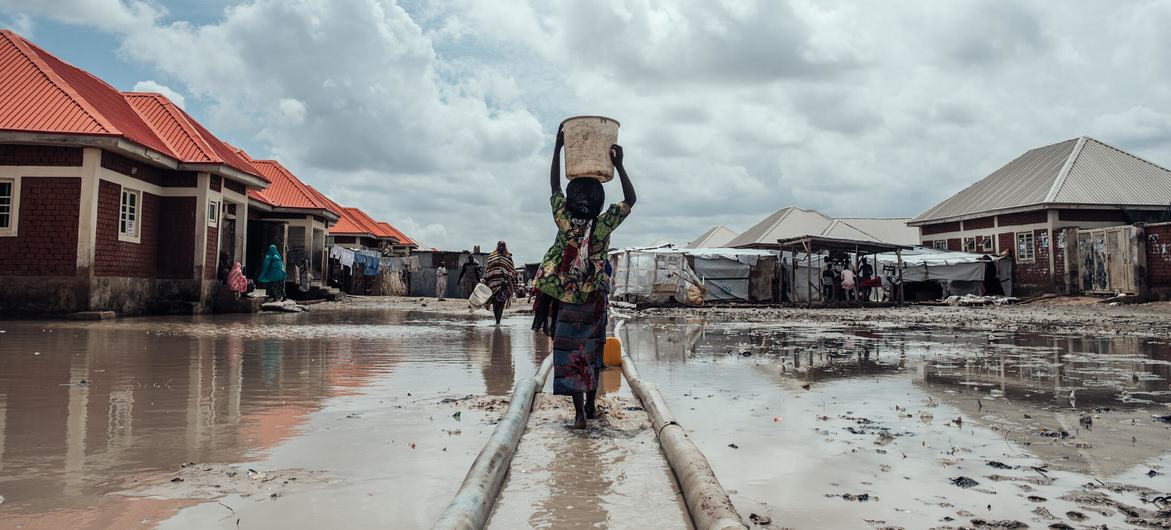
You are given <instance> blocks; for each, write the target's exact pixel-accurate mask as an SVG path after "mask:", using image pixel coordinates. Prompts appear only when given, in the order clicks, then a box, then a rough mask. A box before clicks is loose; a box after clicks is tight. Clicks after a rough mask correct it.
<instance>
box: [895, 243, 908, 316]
mask: <svg viewBox="0 0 1171 530" xmlns="http://www.w3.org/2000/svg"><path fill="white" fill-rule="evenodd" d="M895 262H896V265H897V266H898V268H899V305H903V303H905V302H906V301H907V299H906V297H905V296H904V295H905V293H904V291H905V288H904V286H903V250H902V249H895Z"/></svg>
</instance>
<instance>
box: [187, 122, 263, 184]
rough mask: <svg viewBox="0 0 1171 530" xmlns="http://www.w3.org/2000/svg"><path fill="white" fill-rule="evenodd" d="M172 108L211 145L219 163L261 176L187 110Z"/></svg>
mask: <svg viewBox="0 0 1171 530" xmlns="http://www.w3.org/2000/svg"><path fill="white" fill-rule="evenodd" d="M174 109H175V110H177V111H178V112H179V114H181V115H182V116H183V117H184V118H186V119H187V121H188V122H189V123H190V124H191V126H192V127H194V128H195V130H196V132H198V133H199V135H200V136H202V137H203V139H204V140H206V141H207V145H209V146H211V150H212V151H213V152H214V153H215V155H216V156H217V157H218V158H219V159H220V160H221V161H222V162H221V163H223V164H227V165H228V166H231V167H233V168H235V169H237V170H239V171H243V172H245V173H248V174H251V175H254V176H257V177H260V176H261V175H260V172H259V171H257V170H256V168H254V167H252V165H251V164H249V163H248V161H247V160H245V159H244V158H242V157H240V155H239V154H237V153H236V150H235V149H233V148H232V147H231V146H230V145H228V143H227V142H225V141H223V140H220V139H219V137H217V136H216V135H214V134H212V133H211V131H208V130H207V128H206V127H204V126H203V124H202V123H199V122H198V121H195V118H192V117H191V115H189V114H187V112H186V111H184V110H183V109H181V108H179V107H178V106H174ZM262 178H263V177H262Z"/></svg>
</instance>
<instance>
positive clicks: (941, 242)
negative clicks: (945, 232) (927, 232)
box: [931, 239, 947, 250]
mask: <svg viewBox="0 0 1171 530" xmlns="http://www.w3.org/2000/svg"><path fill="white" fill-rule="evenodd" d="M931 246H932V248H934V249H935V250H947V240H946V239H936V240H935V241H932V243H931Z"/></svg>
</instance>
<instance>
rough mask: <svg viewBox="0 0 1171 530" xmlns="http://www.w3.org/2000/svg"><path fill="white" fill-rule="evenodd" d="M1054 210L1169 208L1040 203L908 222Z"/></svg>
mask: <svg viewBox="0 0 1171 530" xmlns="http://www.w3.org/2000/svg"><path fill="white" fill-rule="evenodd" d="M1052 208H1068V209H1071V210H1095V209H1107V210H1111V209H1122V208H1126V209H1128V210H1164V209H1166V208H1167V205H1165V204H1105V203H1098V204H1094V203H1072V202H1039V203H1035V204H1026V205H1024V206H1014V207H1012V208H1000V209H998V210H985V211H982V212H973V213H968V214H964V215H953V216H949V217H937V218H931V219H912V220H910V221H907V226H914V227H919V226H926V225H934V224H942V223H954V222H956V221H967V220H969V219H979V218H981V217H989V216H993V215H1006V214H1012V213H1020V212H1029V211H1033V210H1041V209H1045V210H1048V209H1052Z"/></svg>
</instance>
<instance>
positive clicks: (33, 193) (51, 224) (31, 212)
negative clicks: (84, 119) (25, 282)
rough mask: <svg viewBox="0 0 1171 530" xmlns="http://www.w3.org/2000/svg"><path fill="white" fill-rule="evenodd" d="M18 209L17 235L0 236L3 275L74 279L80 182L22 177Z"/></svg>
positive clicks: (66, 179) (67, 179) (69, 179)
mask: <svg viewBox="0 0 1171 530" xmlns="http://www.w3.org/2000/svg"><path fill="white" fill-rule="evenodd" d="M79 151H80V150H79ZM17 208H19V214H18V219H17V227H16V233H17V236H16V237H0V274H3V275H7V276H75V275H76V274H77V221H78V217H79V216H80V215H81V214H80V209H81V179H80V178H76V177H70V178H64V177H62V178H56V177H53V178H48V177H35V178H34V177H28V178H23V179H21V180H20V204H19V205H18V206H17Z"/></svg>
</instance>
